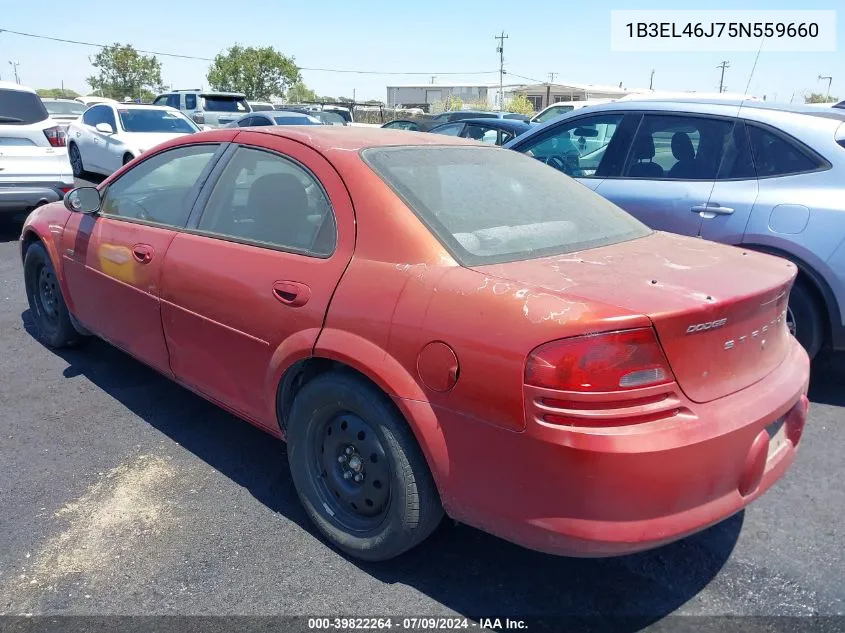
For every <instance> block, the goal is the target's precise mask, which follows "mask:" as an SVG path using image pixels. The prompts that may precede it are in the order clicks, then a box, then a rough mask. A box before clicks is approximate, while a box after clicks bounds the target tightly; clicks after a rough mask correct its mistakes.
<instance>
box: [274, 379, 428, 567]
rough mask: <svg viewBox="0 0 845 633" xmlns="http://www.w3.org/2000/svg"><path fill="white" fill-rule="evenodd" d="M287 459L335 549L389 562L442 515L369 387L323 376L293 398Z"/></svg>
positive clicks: (404, 435)
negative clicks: (388, 560)
mask: <svg viewBox="0 0 845 633" xmlns="http://www.w3.org/2000/svg"><path fill="white" fill-rule="evenodd" d="M286 427H287V428H286V430H287V441H288V461H289V462H290V468H291V476H292V478H293V483H294V486H295V487H296V491H297V494H298V495H299V498H300V501H302V504H303V506H304V507H305V510H306V512H307V513H308V516H309V517H310V518H311V520H312V521H313V522H314V524H315V525H316V526H317V528H318V529H319V530H320V532H321V533H322V534H323V535H324V536H325V537H326V538H327V539H328V540H329V541H330V542H331V543H332V544H333V545H334V546H335V547H337V548H338V549H340V550H342V551H344V552H346V553H347V554H350V555H352V556H355V557H357V558H361V559H364V560H386V559H388V558H392V557H394V556H397V555H399V554H401V553H402V552H404V551H406V550H408V549H410V548H412V547H414V546H415V545H417V544H418V543H420V542H422V541H423V540H424V539H425V538H426V537H427V536H428V535H429V534H431V532H432V531H433V530H434V528H436V527H437V525H438V523H439V522H440V519H441V518H442V516H443V509H442V507H441V505H440V499H439V497H438V495H437V489H436V487H435V485H434V479H433V477H432V475H431V472H430V471H429V469H428V465H427V464H426V462H425V458H424V457H423V454H422V451H421V450H420V447H419V446H418V445H417V442H416V439H415V438H414V435H413V433H412V432H411V429H410V428H409V427H408V425H407V423H406V422H405V420H404V419H403V418H402V416H401V414H400V413H399V411H398V410H397V409H396V407H395V405H394V404H393V403H392V402H391V401H390V399H389V398H388V397H387V396H385V394H384V393H382V392H381V391H380V390H379V389H378V388H377V387H375V386H374V385H373V384H372V383H370V382H369V381H367V380H366V379H364V378H362V377H361V376H359V375H356V374H354V373H352V372H348V371H333V372H327V373H325V374H321V375H319V376H317V377H316V378H314V379H313V380H311V381H309V382H308V383H306V384H305V386H304V387H302V389H301V390H300V391H299V392H298V393H297V394H296V397H295V399H294V403H293V407H292V409H291V412H290V415H289V416H288V420H287V425H286Z"/></svg>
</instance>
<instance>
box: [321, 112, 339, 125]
mask: <svg viewBox="0 0 845 633" xmlns="http://www.w3.org/2000/svg"><path fill="white" fill-rule="evenodd" d="M314 117H316V118H318V119H320V121H322V122H323V123H325V124H326V125H346V119H344V118H343V117H342V116H340V115H339V114H338V113H337V112H325V111H323V112H315V113H314Z"/></svg>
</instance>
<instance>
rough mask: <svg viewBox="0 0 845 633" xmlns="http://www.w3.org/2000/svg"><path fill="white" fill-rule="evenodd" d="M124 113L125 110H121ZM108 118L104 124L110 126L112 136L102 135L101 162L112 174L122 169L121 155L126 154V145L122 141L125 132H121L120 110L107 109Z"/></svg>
mask: <svg viewBox="0 0 845 633" xmlns="http://www.w3.org/2000/svg"><path fill="white" fill-rule="evenodd" d="M123 111H124V112H126V109H124V110H123ZM108 114H109V115H110V117H111V118H109V119H108V120H107V121H106V123H108V124H109V125H111V126H112V129H113V130H114V134H111V135H109V134H104V135H103V140H104V142H105V144H104V145H103V160H104V161H105V166H106V167H107V168H108V173H112V172H115V171H117V170H118V169H120V168H121V167H123V155H124V154H125V153H126V143H125V142H124V139H125V138H126V137H125V135H126V134H127V132H125V131H124V130H123V124H122V121H121V120H120V108H119V107H118V108H112V107H109V111H108Z"/></svg>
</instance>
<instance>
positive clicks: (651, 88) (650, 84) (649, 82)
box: [648, 68, 654, 90]
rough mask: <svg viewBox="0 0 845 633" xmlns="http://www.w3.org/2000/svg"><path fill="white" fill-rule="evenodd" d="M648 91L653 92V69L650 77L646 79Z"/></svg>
mask: <svg viewBox="0 0 845 633" xmlns="http://www.w3.org/2000/svg"><path fill="white" fill-rule="evenodd" d="M648 89H649V90H654V68H652V69H651V77H649V78H648Z"/></svg>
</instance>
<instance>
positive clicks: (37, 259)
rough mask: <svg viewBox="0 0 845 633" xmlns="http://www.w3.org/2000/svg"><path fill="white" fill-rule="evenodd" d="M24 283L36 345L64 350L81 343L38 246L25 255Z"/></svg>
mask: <svg viewBox="0 0 845 633" xmlns="http://www.w3.org/2000/svg"><path fill="white" fill-rule="evenodd" d="M24 283H25V285H26V296H27V299H28V301H29V308H30V311H31V312H32V315H33V317H34V319H35V328H36V336H37V337H38V339H39V340H40V341H42V342H43V343H44V344H45V345H48V346H50V347H67V346H70V345H75V344H77V343H79V342H80V341H82V340H83V339H84V337H83V336H82V335H81V334H80V333H79V332H78V331H77V330H76V329H75V328H74V327H73V323H72V322H71V319H70V313H69V312H68V309H67V305H66V304H65V300H64V297H63V296H62V289H61V286H60V285H59V280H58V277H57V276H56V270H55V268H54V267H53V263H52V261H50V256H49V255H48V254H47V251H46V249H45V248H44V246H43V245H42V244H41V243H35V244H32V245H31V246H30V247H29V248H28V249H27V251H26V256H25V257H24Z"/></svg>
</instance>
